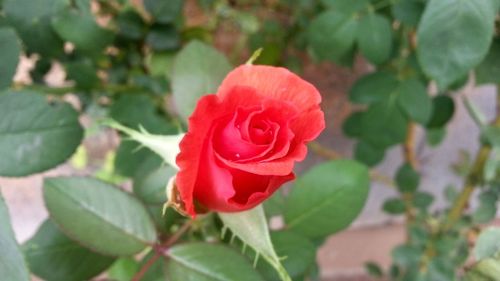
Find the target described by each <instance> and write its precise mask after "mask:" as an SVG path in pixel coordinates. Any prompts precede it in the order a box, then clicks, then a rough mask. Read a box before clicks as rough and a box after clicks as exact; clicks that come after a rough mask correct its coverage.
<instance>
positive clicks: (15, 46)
mask: <svg viewBox="0 0 500 281" xmlns="http://www.w3.org/2000/svg"><path fill="white" fill-rule="evenodd" d="M0 50H2V52H0V61H1V62H2V64H1V65H0V90H2V89H4V88H7V87H9V86H10V85H11V84H12V78H14V74H16V69H17V64H18V63H19V56H20V55H21V43H20V42H19V39H18V38H17V35H16V32H15V31H14V30H13V29H12V28H9V27H0Z"/></svg>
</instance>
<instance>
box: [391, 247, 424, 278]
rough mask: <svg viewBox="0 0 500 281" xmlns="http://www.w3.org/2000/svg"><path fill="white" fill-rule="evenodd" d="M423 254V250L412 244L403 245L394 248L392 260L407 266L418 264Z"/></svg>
mask: <svg viewBox="0 0 500 281" xmlns="http://www.w3.org/2000/svg"><path fill="white" fill-rule="evenodd" d="M421 255H422V250H421V249H419V248H417V247H415V246H411V245H401V246H398V247H396V248H394V249H393V250H392V260H393V261H395V262H396V263H397V264H399V265H401V266H403V267H406V268H411V267H413V266H416V265H418V263H419V262H420V258H421ZM409 280H414V279H409Z"/></svg>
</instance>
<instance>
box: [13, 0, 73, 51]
mask: <svg viewBox="0 0 500 281" xmlns="http://www.w3.org/2000/svg"><path fill="white" fill-rule="evenodd" d="M68 5H69V0H5V2H4V4H3V9H4V12H5V17H6V18H7V21H8V23H9V24H11V25H12V26H13V27H14V28H15V29H16V30H17V32H18V34H19V36H20V37H21V39H22V41H23V43H24V44H25V45H26V47H27V48H28V51H29V52H35V53H39V54H41V55H42V56H57V55H60V54H62V53H63V42H62V41H61V39H60V38H59V37H58V36H57V34H56V33H55V32H54V31H53V30H52V26H51V23H50V21H51V19H52V18H53V17H54V16H55V15H56V14H58V13H59V12H60V11H62V10H64V9H65V8H66V7H68Z"/></svg>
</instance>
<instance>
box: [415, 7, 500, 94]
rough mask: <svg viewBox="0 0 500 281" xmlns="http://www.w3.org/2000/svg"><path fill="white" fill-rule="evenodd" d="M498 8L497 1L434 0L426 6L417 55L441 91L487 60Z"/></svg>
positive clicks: (419, 32) (419, 29) (418, 33)
mask: <svg viewBox="0 0 500 281" xmlns="http://www.w3.org/2000/svg"><path fill="white" fill-rule="evenodd" d="M497 9H498V3H497V1H496V0H478V1H462V0H431V1H430V2H429V3H428V4H427V6H426V9H425V12H424V14H423V16H422V19H421V21H420V24H419V27H418V31H417V38H418V48H417V54H418V59H419V61H420V64H421V65H422V69H423V70H424V72H425V73H426V74H427V75H429V77H431V78H432V79H434V80H436V82H437V84H438V86H439V88H440V89H445V88H447V87H448V86H450V85H451V84H452V83H453V82H455V81H457V80H459V79H460V78H461V77H462V76H464V75H466V74H467V73H468V72H469V71H470V70H471V69H473V68H474V67H476V66H477V65H478V64H479V63H480V62H481V61H482V60H483V59H484V57H485V56H486V54H487V52H488V48H489V46H490V43H491V38H492V35H493V26H494V21H495V15H496V11H497ZM471 38H474V40H471Z"/></svg>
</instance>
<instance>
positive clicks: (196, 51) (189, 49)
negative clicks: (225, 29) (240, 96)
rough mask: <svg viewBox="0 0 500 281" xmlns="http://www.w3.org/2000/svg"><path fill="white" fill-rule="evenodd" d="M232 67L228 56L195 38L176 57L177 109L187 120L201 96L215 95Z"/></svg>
mask: <svg viewBox="0 0 500 281" xmlns="http://www.w3.org/2000/svg"><path fill="white" fill-rule="evenodd" d="M230 69H231V65H230V64H229V62H228V60H227V58H226V57H225V56H224V55H223V54H221V53H220V52H218V51H217V50H215V49H214V48H212V47H211V46H208V45H206V44H204V43H201V42H199V41H192V42H191V43H189V44H188V45H187V46H186V47H184V49H182V50H181V51H180V52H179V54H178V55H177V57H176V58H175V62H174V68H173V73H172V91H173V96H174V103H175V106H176V109H177V112H178V113H179V115H180V116H181V117H183V118H184V120H187V118H188V117H189V116H190V115H191V113H192V112H193V110H194V107H195V106H196V103H197V102H198V99H199V98H200V97H201V96H203V95H206V94H214V93H215V92H216V91H217V88H218V86H219V84H220V83H221V82H222V79H224V77H225V76H226V74H227V73H228V72H229V70H230Z"/></svg>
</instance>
